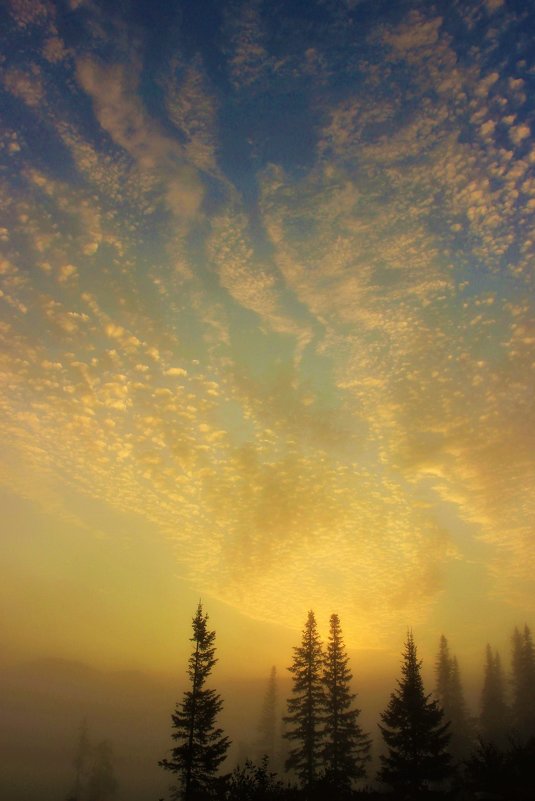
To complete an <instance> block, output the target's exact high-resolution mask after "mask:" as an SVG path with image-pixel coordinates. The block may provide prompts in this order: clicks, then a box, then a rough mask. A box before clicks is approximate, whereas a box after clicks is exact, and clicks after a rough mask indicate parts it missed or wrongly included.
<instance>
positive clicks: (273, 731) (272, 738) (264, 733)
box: [256, 665, 279, 768]
mask: <svg viewBox="0 0 535 801" xmlns="http://www.w3.org/2000/svg"><path fill="white" fill-rule="evenodd" d="M277 707H278V692H277V668H276V667H275V665H273V667H272V668H271V672H270V674H269V679H268V684H267V689H266V694H265V696H264V700H263V703H262V709H261V713H260V720H259V723H258V740H257V744H256V745H257V748H256V750H257V752H258V757H259V759H262V757H264V756H267V757H268V759H269V764H270V766H271V767H272V768H273V767H274V766H275V764H276V762H277V756H278V755H277V753H276V751H277V748H276V742H277V734H278V732H277V723H278V721H279V718H278V716H277Z"/></svg>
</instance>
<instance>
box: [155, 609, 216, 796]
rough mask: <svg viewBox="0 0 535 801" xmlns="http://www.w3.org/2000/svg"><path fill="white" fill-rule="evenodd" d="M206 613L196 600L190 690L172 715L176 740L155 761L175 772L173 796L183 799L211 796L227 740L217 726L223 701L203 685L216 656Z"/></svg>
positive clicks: (189, 668)
mask: <svg viewBox="0 0 535 801" xmlns="http://www.w3.org/2000/svg"><path fill="white" fill-rule="evenodd" d="M207 622H208V615H206V614H204V613H203V609H202V604H201V603H199V606H198V608H197V613H196V615H195V617H194V618H193V637H191V642H192V643H193V644H194V647H193V652H192V654H191V656H190V658H189V662H188V676H189V680H190V685H191V689H189V690H187V691H186V692H185V693H184V696H183V699H182V701H181V702H180V704H179V703H177V706H176V709H175V712H174V713H173V714H172V715H171V719H172V722H173V732H172V735H171V736H172V738H173V739H174V740H176V741H177V743H178V745H176V746H175V747H174V748H173V749H172V750H171V758H170V759H162V760H161V762H159V763H158V764H159V765H160V766H161V767H162V768H165V770H169V771H171V772H172V773H176V774H177V775H178V776H179V780H180V785H181V786H180V789H179V788H174V795H173V797H174V798H177V799H178V798H182V799H184V801H192V799H204V798H206V797H209V796H210V793H211V790H212V789H213V786H214V782H215V776H216V773H217V769H218V767H219V765H220V764H221V762H223V760H224V759H225V756H226V753H227V749H228V747H229V745H230V740H229V739H228V738H227V737H225V736H224V734H223V731H222V729H220V728H217V727H216V722H215V721H216V717H217V715H218V714H219V712H220V711H221V709H222V706H223V702H222V700H221V697H220V696H219V695H218V694H217V693H216V691H215V690H209V689H206V688H205V683H206V680H207V679H208V677H209V675H210V673H211V671H212V668H213V667H214V665H215V664H216V662H217V659H216V658H215V656H214V654H215V647H214V640H215V631H209V630H208V626H207Z"/></svg>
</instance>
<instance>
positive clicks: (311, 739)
mask: <svg viewBox="0 0 535 801" xmlns="http://www.w3.org/2000/svg"><path fill="white" fill-rule="evenodd" d="M288 669H289V671H290V673H292V675H293V695H292V697H291V698H289V699H288V715H286V717H285V718H284V722H285V723H286V724H287V727H288V728H287V730H286V731H285V732H284V737H285V738H287V739H288V740H291V741H293V742H295V743H296V745H295V746H294V747H293V748H291V749H290V755H289V757H288V759H287V760H286V770H295V771H296V773H297V775H298V776H299V779H300V781H301V784H302V786H303V787H304V788H305V790H309V789H310V788H311V787H312V786H313V785H314V783H315V781H316V779H317V777H318V768H319V762H320V749H321V738H322V731H321V721H322V710H323V705H324V697H323V684H322V670H323V652H322V647H321V641H320V638H319V634H318V630H317V626H316V618H315V617H314V612H312V611H310V612H309V613H308V618H307V622H306V624H305V628H304V630H303V635H302V640H301V645H300V646H299V647H297V648H294V661H293V665H292V666H291V667H290V668H288Z"/></svg>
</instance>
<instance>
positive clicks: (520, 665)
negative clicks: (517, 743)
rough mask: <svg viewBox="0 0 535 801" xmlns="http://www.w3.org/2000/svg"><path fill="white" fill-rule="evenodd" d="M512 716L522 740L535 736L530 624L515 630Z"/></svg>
mask: <svg viewBox="0 0 535 801" xmlns="http://www.w3.org/2000/svg"><path fill="white" fill-rule="evenodd" d="M512 685H513V703H512V718H513V725H514V729H515V734H517V735H518V736H520V738H521V739H522V740H526V739H528V738H529V737H534V736H535V653H534V650H533V640H532V637H531V631H530V630H529V627H528V626H524V629H523V631H519V630H518V629H515V630H514V632H513V658H512Z"/></svg>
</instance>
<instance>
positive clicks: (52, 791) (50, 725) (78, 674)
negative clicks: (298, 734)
mask: <svg viewBox="0 0 535 801" xmlns="http://www.w3.org/2000/svg"><path fill="white" fill-rule="evenodd" d="M224 637H225V632H224V631H221V632H220V634H219V635H218V639H219V640H220V641H221V640H224ZM296 644H297V638H296ZM437 647H438V643H437ZM359 656H360V658H359ZM385 656H386V658H383V659H382V660H381V661H376V662H373V661H371V660H370V658H369V655H368V658H367V659H365V660H363V659H362V655H359V653H358V652H352V653H351V654H350V658H351V668H352V670H353V673H354V680H353V689H354V691H355V692H357V693H358V695H357V699H356V706H357V707H358V708H360V710H361V714H360V717H359V721H360V723H361V725H362V727H363V729H364V730H365V731H366V732H369V733H370V734H371V735H372V737H373V740H374V743H373V749H372V762H371V765H370V767H369V770H368V775H369V777H370V779H369V781H368V782H366V783H368V784H369V783H370V782H371V783H373V777H374V773H375V770H376V766H377V761H378V760H377V758H378V753H379V750H380V749H381V747H382V746H381V742H380V737H378V734H379V732H378V727H377V722H378V720H379V714H380V712H381V711H382V710H383V709H384V708H385V706H386V703H387V701H388V698H389V695H390V693H391V692H392V691H393V690H394V689H395V686H396V682H397V679H398V678H399V661H400V657H399V655H398V656H397V658H395V659H393V658H392V655H391V654H388V655H385ZM434 656H435V655H432V654H429V655H424V660H423V662H424V664H423V677H424V683H425V688H426V692H431V691H432V690H433V689H434V686H435V675H434ZM504 657H505V658H504V663H505V667H506V668H508V667H509V664H508V663H509V654H506V653H504ZM291 658H292V656H291V654H290V653H289V654H288V659H287V664H277V665H276V669H277V696H278V703H277V715H278V717H279V719H280V720H281V731H282V715H283V714H286V699H287V698H288V697H289V695H290V693H291V678H290V675H289V673H288V670H287V667H288V666H289V665H290V663H291ZM483 658H484V644H482V645H481V666H480V668H479V670H476V669H475V668H474V667H473V668H472V669H471V670H470V671H469V672H466V673H465V671H462V667H463V665H462V659H461V671H462V678H463V685H464V688H465V696H466V700H467V703H468V706H469V711H470V713H471V714H472V715H476V714H477V712H478V708H479V700H480V694H481V687H482V682H483ZM270 670H271V666H270V665H266V672H265V675H264V676H260V675H257V676H254V677H251V676H247V675H245V676H244V675H241V676H240V675H235V676H232V675H229V673H228V671H227V670H225V666H224V665H218V666H217V667H216V669H215V670H214V673H213V676H212V677H211V680H210V686H211V687H214V688H215V689H216V690H217V691H218V692H219V693H220V694H221V696H222V698H223V701H224V707H223V711H222V714H221V715H220V716H219V720H218V722H219V724H220V725H221V726H222V728H223V729H224V731H225V733H226V734H227V735H228V736H229V737H230V739H231V740H232V745H231V747H230V749H229V753H228V757H227V759H226V761H225V762H224V764H223V766H222V772H224V773H227V772H230V771H231V770H232V769H233V768H234V767H235V765H236V764H241V765H243V764H244V762H245V760H246V759H247V758H249V759H252V760H259V759H260V757H261V754H259V751H258V740H259V729H258V727H259V722H260V717H261V711H262V704H263V700H264V697H265V694H266V688H267V685H268V678H269V673H270ZM186 689H187V681H186V664H185V663H184V664H177V669H176V675H172V674H170V673H163V672H153V673H149V672H147V671H141V670H131V671H129V670H124V669H122V670H112V669H107V670H105V669H102V668H97V667H94V666H91V665H89V664H84V663H81V662H75V661H72V660H68V659H61V658H39V659H37V658H36V659H34V660H25V661H18V662H13V661H12V662H11V663H9V664H4V665H3V666H2V667H1V668H0V707H1V715H2V720H3V727H2V734H1V735H0V736H1V740H0V750H1V754H2V757H1V764H0V777H1V779H0V782H1V783H0V788H1V792H2V796H3V797H4V798H9V799H10V801H28V799H34V798H39V799H40V801H57V800H58V799H65V798H67V797H68V796H69V793H70V792H72V788H73V786H74V783H75V768H74V759H75V752H76V748H77V741H78V737H79V731H80V726H81V725H83V724H84V723H85V725H86V727H87V733H88V736H89V739H90V741H91V743H97V742H100V741H102V740H107V741H109V742H110V744H111V746H112V751H113V767H114V772H115V775H116V778H117V781H118V787H117V792H116V795H114V798H116V799H117V801H127V799H128V801H142V800H143V799H151V798H152V799H156V798H166V797H168V791H169V787H170V785H172V784H173V781H172V777H170V776H169V775H166V774H165V772H164V771H163V770H161V768H160V767H158V761H159V760H161V759H162V758H163V757H164V756H166V755H167V754H168V753H169V750H170V748H171V746H172V741H171V718H170V716H171V712H172V711H173V710H174V707H175V704H176V702H177V701H179V700H180V699H181V697H182V694H183V692H184V691H185V690H186ZM277 745H278V747H279V748H281V749H282V748H284V745H283V741H282V739H281V740H280V741H279V742H278V744H277ZM272 767H273V769H276V770H277V772H278V773H279V775H280V776H281V778H283V780H285V781H286V780H288V778H289V776H288V775H287V774H285V773H284V769H283V765H282V764H281V760H279V764H274V765H272Z"/></svg>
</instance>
